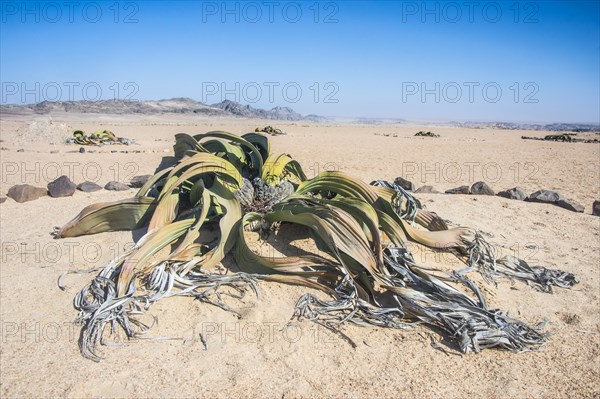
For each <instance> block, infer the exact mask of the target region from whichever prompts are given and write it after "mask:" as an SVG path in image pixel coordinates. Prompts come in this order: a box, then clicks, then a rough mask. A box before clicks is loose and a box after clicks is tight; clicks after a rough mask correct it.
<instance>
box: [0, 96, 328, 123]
mask: <svg viewBox="0 0 600 399" xmlns="http://www.w3.org/2000/svg"><path fill="white" fill-rule="evenodd" d="M0 112H1V113H5V114H29V113H31V114H48V113H51V112H74V113H94V114H118V115H124V114H142V115H156V114H165V113H172V114H198V115H205V116H239V117H244V118H259V119H274V120H286V121H299V120H315V121H319V120H321V117H319V116H317V115H306V116H304V115H301V114H299V113H297V112H295V111H294V110H293V109H291V108H289V107H275V108H272V109H271V110H264V109H260V108H254V107H251V106H250V105H242V104H239V103H237V102H235V101H230V100H225V101H222V102H220V103H217V104H211V105H208V104H204V103H202V102H200V101H196V100H192V99H191V98H171V99H168V100H158V101H153V100H150V101H133V100H100V101H58V102H51V101H44V102H41V103H37V104H23V105H12V104H3V105H0Z"/></svg>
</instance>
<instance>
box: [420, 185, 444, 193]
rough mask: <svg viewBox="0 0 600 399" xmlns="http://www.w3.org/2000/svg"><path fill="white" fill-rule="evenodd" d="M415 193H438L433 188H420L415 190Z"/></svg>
mask: <svg viewBox="0 0 600 399" xmlns="http://www.w3.org/2000/svg"><path fill="white" fill-rule="evenodd" d="M415 193H423V194H439V193H440V192H439V191H438V190H436V189H435V187H433V186H422V187H419V188H417V189H416V191H415Z"/></svg>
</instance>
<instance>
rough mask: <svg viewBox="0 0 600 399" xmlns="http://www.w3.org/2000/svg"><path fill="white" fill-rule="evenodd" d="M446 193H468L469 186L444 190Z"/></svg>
mask: <svg viewBox="0 0 600 399" xmlns="http://www.w3.org/2000/svg"><path fill="white" fill-rule="evenodd" d="M445 193H446V194H470V193H471V192H470V190H469V186H460V187H456V188H451V189H450V190H446V191H445Z"/></svg>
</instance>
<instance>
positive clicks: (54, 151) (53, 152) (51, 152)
mask: <svg viewBox="0 0 600 399" xmlns="http://www.w3.org/2000/svg"><path fill="white" fill-rule="evenodd" d="M59 152H60V151H58V150H52V151H50V154H58V153H59Z"/></svg>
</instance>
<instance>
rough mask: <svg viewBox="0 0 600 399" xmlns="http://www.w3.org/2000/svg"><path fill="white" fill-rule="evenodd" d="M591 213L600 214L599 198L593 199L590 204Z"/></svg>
mask: <svg viewBox="0 0 600 399" xmlns="http://www.w3.org/2000/svg"><path fill="white" fill-rule="evenodd" d="M592 215H596V216H600V200H596V201H594V204H593V205H592Z"/></svg>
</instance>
